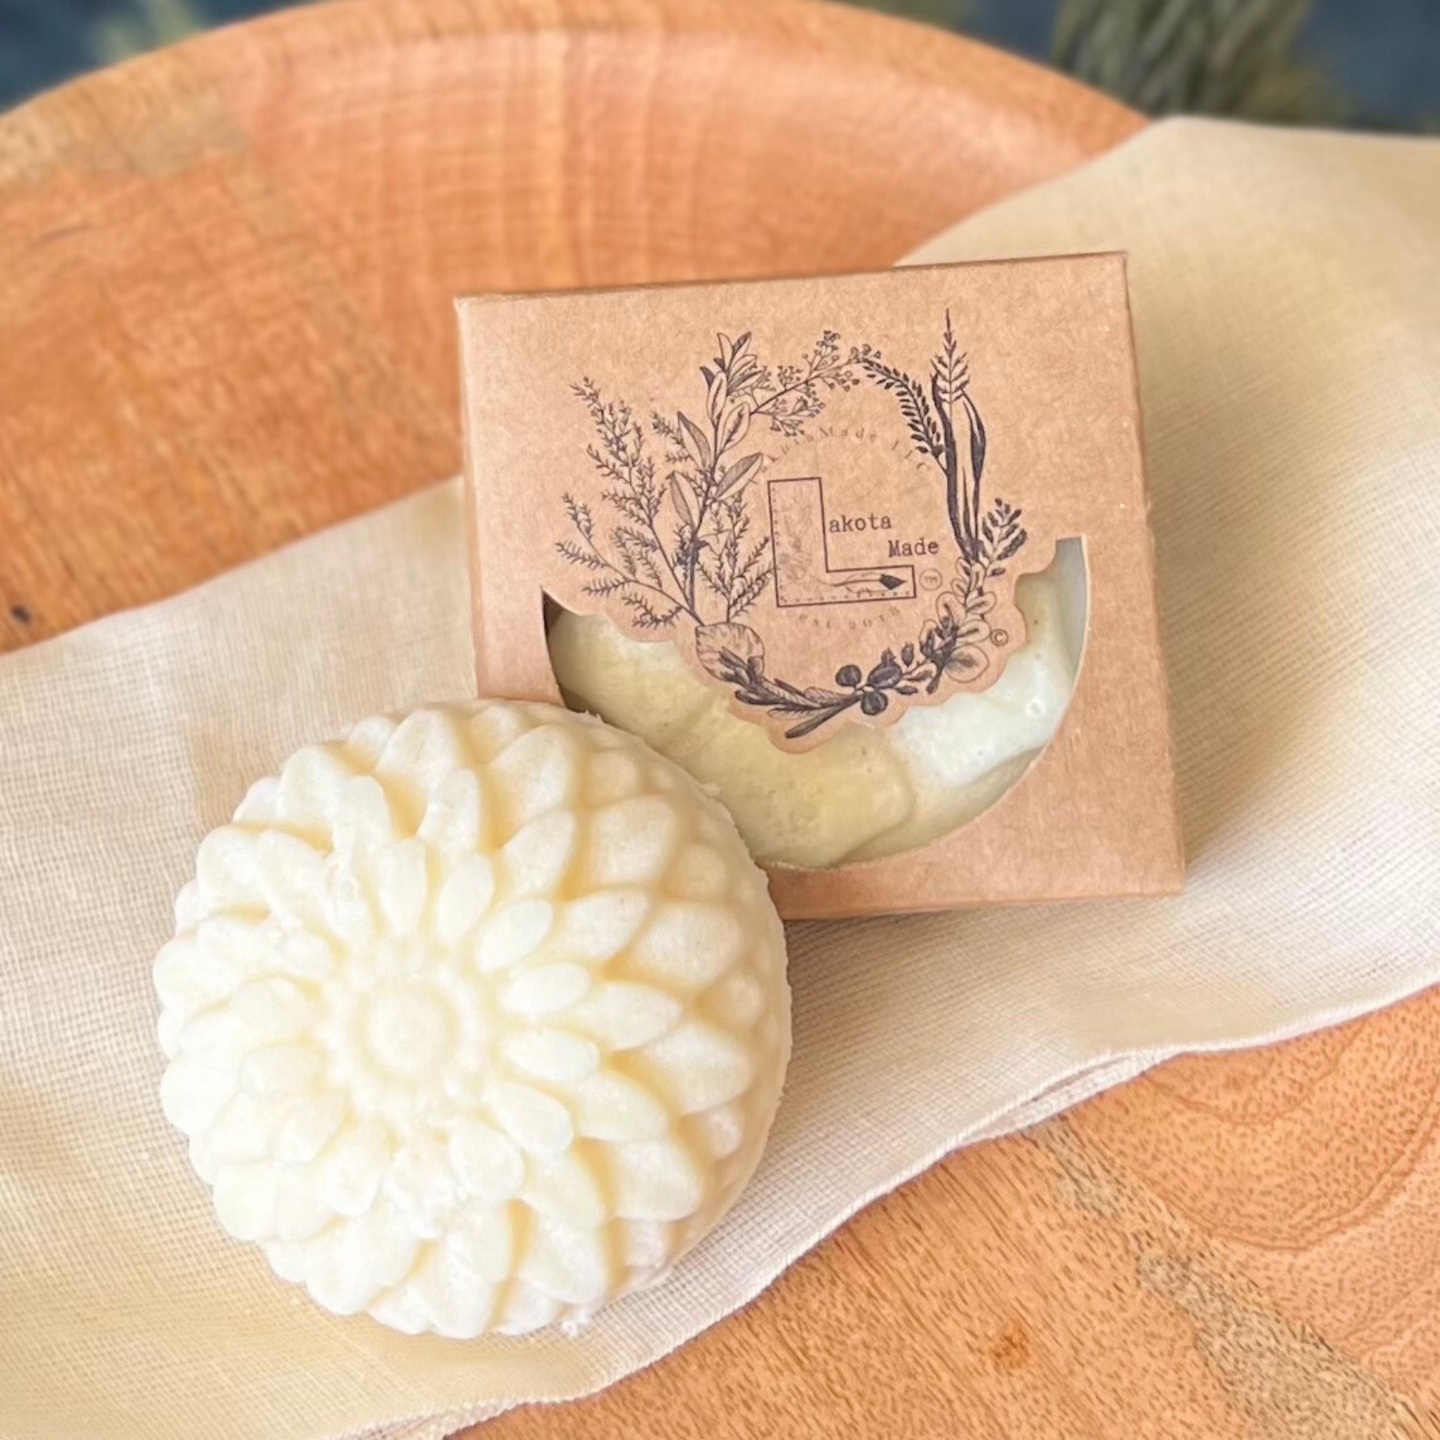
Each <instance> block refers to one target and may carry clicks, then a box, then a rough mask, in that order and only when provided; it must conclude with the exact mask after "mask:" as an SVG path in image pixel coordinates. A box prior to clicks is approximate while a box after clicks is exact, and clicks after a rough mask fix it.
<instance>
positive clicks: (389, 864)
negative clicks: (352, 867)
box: [374, 835, 430, 937]
mask: <svg viewBox="0 0 1440 1440" xmlns="http://www.w3.org/2000/svg"><path fill="white" fill-rule="evenodd" d="M426 855H427V852H426V848H425V842H424V841H423V840H419V839H416V838H415V837H414V836H413V835H412V836H411V837H410V838H409V839H408V840H399V841H397V842H396V843H395V844H394V845H387V846H385V847H384V849H382V850H380V851H378V852H377V853H376V855H375V860H374V865H375V891H376V894H377V895H378V896H379V899H380V913H381V915H382V916H383V917H384V920H385V925H386V928H387V929H388V930H389V931H390V933H391V934H392V935H398V936H401V937H404V936H409V935H413V934H414V933H415V931H416V930H417V929H418V928H419V925H420V917H421V916H422V915H423V914H424V913H425V902H426V900H427V899H428V898H429V891H430V883H429V875H428V868H427V866H428V862H427V858H426Z"/></svg>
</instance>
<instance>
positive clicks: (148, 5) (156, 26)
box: [90, 0, 208, 65]
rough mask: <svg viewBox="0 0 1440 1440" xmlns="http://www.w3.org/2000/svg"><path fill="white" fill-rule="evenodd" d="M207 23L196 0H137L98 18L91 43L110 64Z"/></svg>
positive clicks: (98, 57) (101, 60) (180, 37)
mask: <svg viewBox="0 0 1440 1440" xmlns="http://www.w3.org/2000/svg"><path fill="white" fill-rule="evenodd" d="M207 23H208V22H207V20H206V17H205V16H204V15H203V14H202V13H201V11H200V10H197V9H196V8H195V6H194V4H192V0H136V3H135V4H134V5H133V6H130V7H127V8H126V9H125V10H124V11H120V12H116V13H111V14H106V15H102V16H101V18H100V19H98V20H97V21H96V22H95V24H94V26H93V27H92V28H91V31H90V46H91V49H92V50H93V52H94V55H95V59H96V60H97V61H98V62H99V63H100V64H102V65H109V64H112V63H113V62H114V61H116V60H125V59H128V58H129V57H130V56H131V55H138V54H140V53H141V52H142V51H145V50H155V49H158V48H159V47H160V46H161V45H170V44H173V43H174V42H175V41H176V40H183V39H184V38H185V36H187V35H189V34H191V33H193V32H194V31H196V30H201V29H203V28H204V27H205V25H206V24H207Z"/></svg>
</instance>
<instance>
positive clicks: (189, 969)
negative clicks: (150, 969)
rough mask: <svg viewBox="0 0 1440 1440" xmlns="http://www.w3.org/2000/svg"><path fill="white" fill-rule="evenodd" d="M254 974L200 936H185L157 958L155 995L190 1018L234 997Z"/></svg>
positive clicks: (165, 948) (172, 941)
mask: <svg viewBox="0 0 1440 1440" xmlns="http://www.w3.org/2000/svg"><path fill="white" fill-rule="evenodd" d="M250 974H251V971H250V969H249V968H248V967H246V966H245V965H243V964H240V963H238V962H237V961H236V960H234V959H233V958H231V957H230V956H228V955H224V954H221V953H219V952H217V951H216V950H214V949H212V948H211V947H210V946H208V945H206V944H204V942H203V941H202V940H200V939H199V938H198V937H197V936H196V935H194V934H191V935H181V936H179V937H177V938H176V939H174V940H171V941H170V942H169V943H168V944H166V945H164V946H162V947H161V950H160V953H159V954H158V955H157V956H156V957H155V992H156V994H158V995H159V997H160V1000H161V1003H162V1004H164V1005H166V1006H169V1007H173V1008H174V1009H177V1010H180V1011H182V1012H183V1013H184V1014H185V1015H186V1016H187V1017H188V1016H190V1015H195V1014H198V1013H199V1012H200V1011H201V1010H204V1009H205V1008H206V1007H207V1006H209V1005H214V1004H216V1003H217V1002H218V1001H221V1000H224V999H225V998H226V997H227V996H228V995H231V994H233V993H234V991H235V990H237V989H238V988H239V987H240V986H241V985H243V984H244V983H245V981H246V980H247V979H249V978H250Z"/></svg>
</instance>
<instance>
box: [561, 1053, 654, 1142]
mask: <svg viewBox="0 0 1440 1440" xmlns="http://www.w3.org/2000/svg"><path fill="white" fill-rule="evenodd" d="M571 1103H572V1105H573V1107H574V1111H575V1132H576V1134H578V1135H583V1136H584V1137H585V1138H586V1139H590V1140H654V1139H658V1138H659V1137H660V1136H662V1135H664V1134H665V1132H666V1131H667V1130H668V1129H669V1128H670V1112H669V1111H668V1110H667V1109H666V1108H665V1106H664V1105H662V1104H661V1103H660V1101H659V1100H657V1099H656V1098H655V1096H654V1095H652V1094H651V1093H650V1091H649V1090H647V1089H646V1088H645V1087H644V1086H643V1085H641V1084H640V1083H639V1082H638V1081H635V1080H632V1079H630V1077H629V1076H628V1075H621V1074H619V1073H617V1072H616V1071H613V1070H602V1071H600V1072H599V1073H597V1074H595V1075H592V1076H590V1078H589V1079H588V1080H584V1081H582V1082H581V1083H580V1084H579V1085H577V1086H576V1087H575V1092H574V1095H573V1097H572V1101H571Z"/></svg>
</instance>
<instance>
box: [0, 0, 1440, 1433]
mask: <svg viewBox="0 0 1440 1440" xmlns="http://www.w3.org/2000/svg"><path fill="white" fill-rule="evenodd" d="M1139 124H1140V120H1139V117H1137V116H1134V115H1132V114H1130V113H1129V112H1127V111H1125V110H1123V109H1121V108H1120V107H1118V106H1116V105H1114V104H1112V103H1110V102H1109V101H1106V100H1104V99H1102V98H1100V97H1099V96H1096V95H1093V94H1091V93H1090V92H1088V91H1085V90H1083V89H1081V88H1079V87H1077V86H1074V85H1072V84H1070V83H1068V82H1066V81H1064V80H1061V79H1059V78H1058V77H1055V76H1051V75H1049V74H1047V73H1045V72H1043V71H1040V70H1037V69H1034V68H1031V67H1029V66H1026V65H1024V64H1021V63H1020V62H1018V61H1013V60H1010V59H1008V58H1005V57H1001V56H998V55H996V54H994V53H993V52H990V51H987V50H984V49H983V48H981V47H978V46H974V45H970V44H967V43H966V42H963V41H961V40H957V39H953V38H948V37H945V36H941V35H938V34H935V33H931V32H927V31H922V30H918V29H916V28H914V27H911V26H908V25H904V24H901V23H899V22H894V21H888V20H884V19H879V18H876V17H873V16H868V15H864V14H860V13H858V12H853V11H842V10H831V9H826V8H822V7H820V6H818V5H808V4H801V3H793V4H792V3H749V4H747V3H733V0H688V3H682V0H533V3H521V0H514V3H505V0H357V3H351V4H345V5H327V6H318V7H313V8H309V9H305V10H302V11H297V12H294V13H291V14H287V15H283V16H279V17H275V18H272V19H269V20H265V21H261V22H258V23H254V24H251V25H247V26H244V27H241V28H239V29H237V30H231V31H227V32H221V33H217V34H213V35H209V36H205V37H201V38H200V39H198V40H195V41H192V42H190V43H188V44H186V45H183V46H180V47H179V48H177V49H173V50H168V51H163V52H160V53H158V54H156V55H153V56H150V57H147V58H144V59H142V60H139V61H136V62H133V63H131V64H129V65H126V66H123V67H120V68H118V69H115V70H110V71H106V72H102V73H100V74H98V75H95V76H92V77H90V78H88V79H86V80H84V81H81V82H79V83H77V84H74V85H71V86H69V87H67V88H65V89H62V90H60V91H57V92H55V93H53V94H50V95H48V96H45V97H42V98H41V99H39V100H37V101H34V102H33V103H31V104H30V105H28V106H25V107H23V108H21V109H20V110H18V111H15V112H13V113H12V114H10V115H8V116H6V117H3V118H0V647H14V646H17V645H22V644H25V643H27V642H29V641H33V640H37V639H40V638H41V637H43V636H46V635H51V634H54V633H56V632H58V631H60V630H63V629H66V628H68V627H69V626H72V625H76V624H78V623H80V622H82V621H85V620H88V619H91V618H93V617H94V616H97V615H100V614H103V613H105V612H107V611H111V610H114V609H116V608H118V607H121V606H124V605H131V604H135V603H137V602H140V601H144V600H149V599H153V598H155V597H158V596H161V595H166V594H170V593H172V592H174V591H176V590H179V589H181V588H183V587H185V586H187V585H190V584H192V583H194V582H195V581H198V580H200V579H202V578H204V577H205V576H207V575H210V574H212V573H214V572H215V571H217V570H219V569H221V568H224V567H226V566H228V565H232V564H235V563H237V562H239V561H241V560H244V559H247V558H249V557H251V556H254V555H257V554H260V553H262V552H264V551H266V550H269V549H271V548H273V547H274V546H276V545H277V544H280V543H282V542H284V541H286V540H289V539H291V538H293V537H295V536H298V535H301V534H303V533H305V532H307V531H310V530H313V529H315V528H317V527H318V526H321V525H324V524H326V523H328V522H330V521H333V520H336V519H339V518H340V517H342V516H345V515H349V514H353V513H355V512H357V511H360V510H364V509H368V508H370V507H372V506H374V505H376V504H379V503H381V502H382V501H385V500H388V499H390V498H392V497H394V496H396V495H398V494H401V493H403V492H405V491H407V490H409V489H412V488H414V487H416V486H418V485H421V484H423V483H425V482H426V481H428V480H431V479H434V478H437V477H440V476H443V475H446V474H449V473H451V472H453V471H454V470H455V469H456V468H457V466H458V439H457V436H458V430H457V417H456V403H457V401H456V380H455V365H454V348H453V333H452V332H453V321H452V313H451V308H450V303H449V301H450V297H451V295H452V294H454V293H455V292H457V291H462V290H479V289H494V288H499V289H514V288H543V287H556V286H569V285H583V284H598V283H618V282H625V281H637V280H646V279H676V278H684V277H697V276H715V275H745V274H760V273H784V272H787V271H788V272H794V271H803V270H812V269H845V268H864V267H874V266H879V265H885V264H888V263H890V262H891V261H892V260H894V259H895V258H896V257H898V256H899V255H901V254H903V253H904V252H905V251H906V250H907V249H908V248H910V247H911V246H913V245H915V244H917V243H918V242H919V241H921V240H922V239H924V238H926V237H927V236H928V235H930V234H931V233H932V232H934V231H935V230H937V229H939V228H941V227H942V226H943V225H945V224H947V223H948V222H950V221H952V220H954V219H956V218H957V217H958V216H960V215H962V214H964V213H965V212H967V211H968V210H971V209H974V208H976V207H977V206H979V205H982V204H984V203H986V202H987V201H989V200H991V199H994V198H996V197H998V196H1000V195H1002V194H1004V193H1006V192H1007V191H1009V190H1013V189H1015V188H1018V187H1020V186H1022V185H1026V184H1030V183H1033V182H1035V181H1038V180H1041V179H1044V178H1045V177H1047V176H1049V175H1052V174H1055V173H1058V172H1060V171H1063V170H1065V169H1067V168H1069V167H1070V166H1072V165H1074V164H1077V163H1079V162H1080V161H1082V160H1083V159H1085V158H1086V157H1087V156H1089V155H1092V154H1094V153H1097V152H1098V151H1101V150H1103V149H1105V148H1106V147H1108V146H1110V145H1112V144H1114V143H1116V142H1117V141H1119V140H1120V139H1122V138H1124V137H1125V136H1126V135H1128V134H1130V133H1131V132H1133V130H1134V129H1136V128H1137V127H1138V125H1139ZM1437 1077H1440V996H1437V995H1435V994H1431V995H1427V996H1423V997H1421V998H1419V999H1417V1000H1413V1001H1411V1002H1409V1003H1408V1004H1405V1005H1402V1006H1399V1007H1397V1008H1395V1009H1392V1010H1390V1011H1387V1012H1385V1013H1383V1014H1380V1015H1377V1016H1375V1017H1373V1018H1371V1019H1368V1020H1365V1021H1362V1022H1359V1023H1357V1024H1352V1025H1348V1026H1345V1027H1343V1028H1341V1029H1338V1030H1332V1031H1330V1032H1328V1033H1326V1034H1323V1035H1319V1036H1316V1037H1314V1038H1311V1039H1308V1040H1304V1041H1300V1042H1297V1043H1292V1044H1289V1045H1285V1046H1280V1047H1277V1048H1274V1049H1270V1050H1263V1051H1257V1052H1252V1053H1248V1054H1240V1055H1234V1056H1229V1057H1222V1058H1207V1059H1192V1060H1184V1061H1179V1062H1175V1063H1172V1064H1170V1065H1166V1066H1164V1067H1163V1068H1161V1069H1159V1070H1156V1071H1154V1072H1152V1073H1151V1074H1150V1075H1148V1076H1146V1077H1144V1078H1142V1079H1140V1080H1138V1081H1135V1082H1133V1083H1132V1084H1130V1085H1127V1086H1125V1087H1124V1088H1123V1089H1120V1090H1118V1091H1115V1092H1112V1093H1111V1094H1109V1095H1107V1096H1104V1097H1103V1098H1101V1099H1098V1100H1094V1101H1092V1102H1090V1103H1089V1104H1086V1105H1083V1106H1081V1107H1080V1108H1079V1109H1077V1110H1075V1111H1072V1112H1071V1113H1070V1114H1068V1115H1067V1116H1065V1117H1063V1118H1061V1119H1058V1120H1055V1121H1052V1122H1050V1123H1048V1124H1046V1125H1042V1126H1040V1127H1039V1128H1037V1129H1036V1130H1034V1131H1032V1132H1030V1133H1029V1134H1027V1135H1024V1136H1019V1137H1014V1138H1011V1139H1008V1140H1003V1141H999V1142H995V1143H992V1144H987V1145H981V1146H977V1147H975V1148H973V1149H970V1150H967V1151H965V1152H963V1153H961V1154H958V1155H955V1156H952V1157H951V1158H950V1159H949V1160H947V1161H945V1162H943V1163H941V1164H939V1165H937V1166H936V1167H934V1168H933V1169H932V1170H930V1171H929V1172H928V1173H927V1174H925V1175H924V1176H923V1177H921V1178H920V1179H918V1180H916V1181H914V1182H913V1183H911V1184H909V1185H907V1186H905V1187H904V1188H903V1189H901V1190H900V1191H898V1192H897V1193H895V1194H893V1195H891V1196H889V1197H887V1198H886V1199H883V1200H881V1201H879V1202H877V1203H876V1204H875V1205H873V1206H871V1207H870V1208H869V1209H868V1210H866V1211H865V1212H864V1213H862V1214H861V1215H860V1216H858V1217H857V1218H856V1219H855V1220H853V1221H852V1222H851V1223H850V1224H848V1225H847V1226H845V1227H844V1229H843V1230H841V1231H840V1232H839V1233H838V1234H837V1235H835V1236H833V1237H832V1238H831V1239H829V1240H828V1241H826V1242H825V1243H824V1244H822V1245H821V1246H819V1247H818V1248H817V1249H816V1250H815V1251H813V1252H812V1253H811V1254H810V1255H808V1256H806V1257H805V1258H804V1259H803V1260H802V1261H800V1263H799V1264H797V1265H796V1266H795V1267H794V1268H793V1269H792V1270H790V1271H789V1272H788V1273H787V1274H786V1275H785V1276H783V1277H782V1278H781V1279H780V1280H779V1281H778V1282H777V1283H776V1284H775V1285H774V1286H773V1287H771V1289H770V1290H768V1291H767V1292H766V1293H765V1294H764V1295H762V1296H761V1297H760V1298H759V1299H758V1300H756V1301H755V1302H754V1303H753V1304H751V1305H750V1306H749V1307H747V1308H746V1309H745V1310H744V1311H743V1312H741V1313H740V1314H739V1315H737V1316H734V1317H732V1318H731V1319H729V1320H727V1321H725V1322H724V1323H722V1324H720V1325H718V1326H716V1327H715V1328H714V1329H713V1330H711V1331H710V1332H708V1333H707V1334H705V1335H703V1336H701V1337H700V1338H699V1339H697V1340H696V1341H694V1342H693V1343H692V1344H690V1345H688V1346H686V1347H685V1348H684V1349H683V1350H681V1351H680V1352H678V1353H677V1354H675V1355H673V1356H671V1357H669V1358H667V1359H666V1360H664V1361H663V1362H661V1363H660V1364H658V1365H656V1366H654V1367H652V1368H651V1369H650V1370H648V1371H646V1372H643V1373H642V1374H639V1375H637V1376H634V1377H632V1378H631V1379H629V1380H628V1381H625V1382H623V1383H622V1384H620V1385H617V1386H616V1387H614V1388H613V1389H612V1390H610V1391H609V1392H607V1393H605V1394H603V1395H601V1396H598V1397H596V1398H594V1399H592V1400H588V1401H584V1402H580V1403H577V1404H574V1405H570V1406H565V1407H560V1408H547V1409H535V1410H523V1411H517V1412H514V1413H512V1414H510V1415H508V1416H506V1417H504V1418H503V1419H501V1420H499V1421H496V1422H494V1423H493V1424H492V1425H491V1426H488V1427H486V1429H485V1437H486V1440H501V1437H506V1440H518V1437H540V1436H544V1437H546V1440H561V1437H568V1436H576V1437H579V1436H587V1437H590V1436H614V1437H619V1436H630V1435H657V1436H658V1435H663V1436H666V1437H674V1440H680V1437H689V1436H695V1437H705V1440H719V1437H732V1436H733V1437H741V1436H744V1437H752V1436H765V1435H783V1436H792V1437H802V1440H808V1437H819V1436H840V1435H843V1436H875V1437H880V1436H884V1437H891V1436H897V1437H898V1436H930V1435H936V1436H940V1435H944V1436H976V1437H986V1440H990V1437H998V1436H1036V1437H1052V1436H1064V1437H1079V1436H1106V1437H1126V1440H1132V1437H1143V1436H1164V1437H1168V1436H1187V1437H1188V1436H1263V1437H1287V1440H1288V1437H1325V1440H1332V1437H1333V1440H1357V1437H1370V1436H1387V1437H1388V1436H1399V1435H1403V1436H1422V1435H1424V1436H1440V1419H1437V1413H1436V1410H1435V1409H1434V1408H1433V1407H1434V1406H1435V1405H1436V1403H1437V1390H1440V1263H1437V1261H1440V1140H1437V1138H1436V1120H1437V1116H1440V1094H1437Z"/></svg>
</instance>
